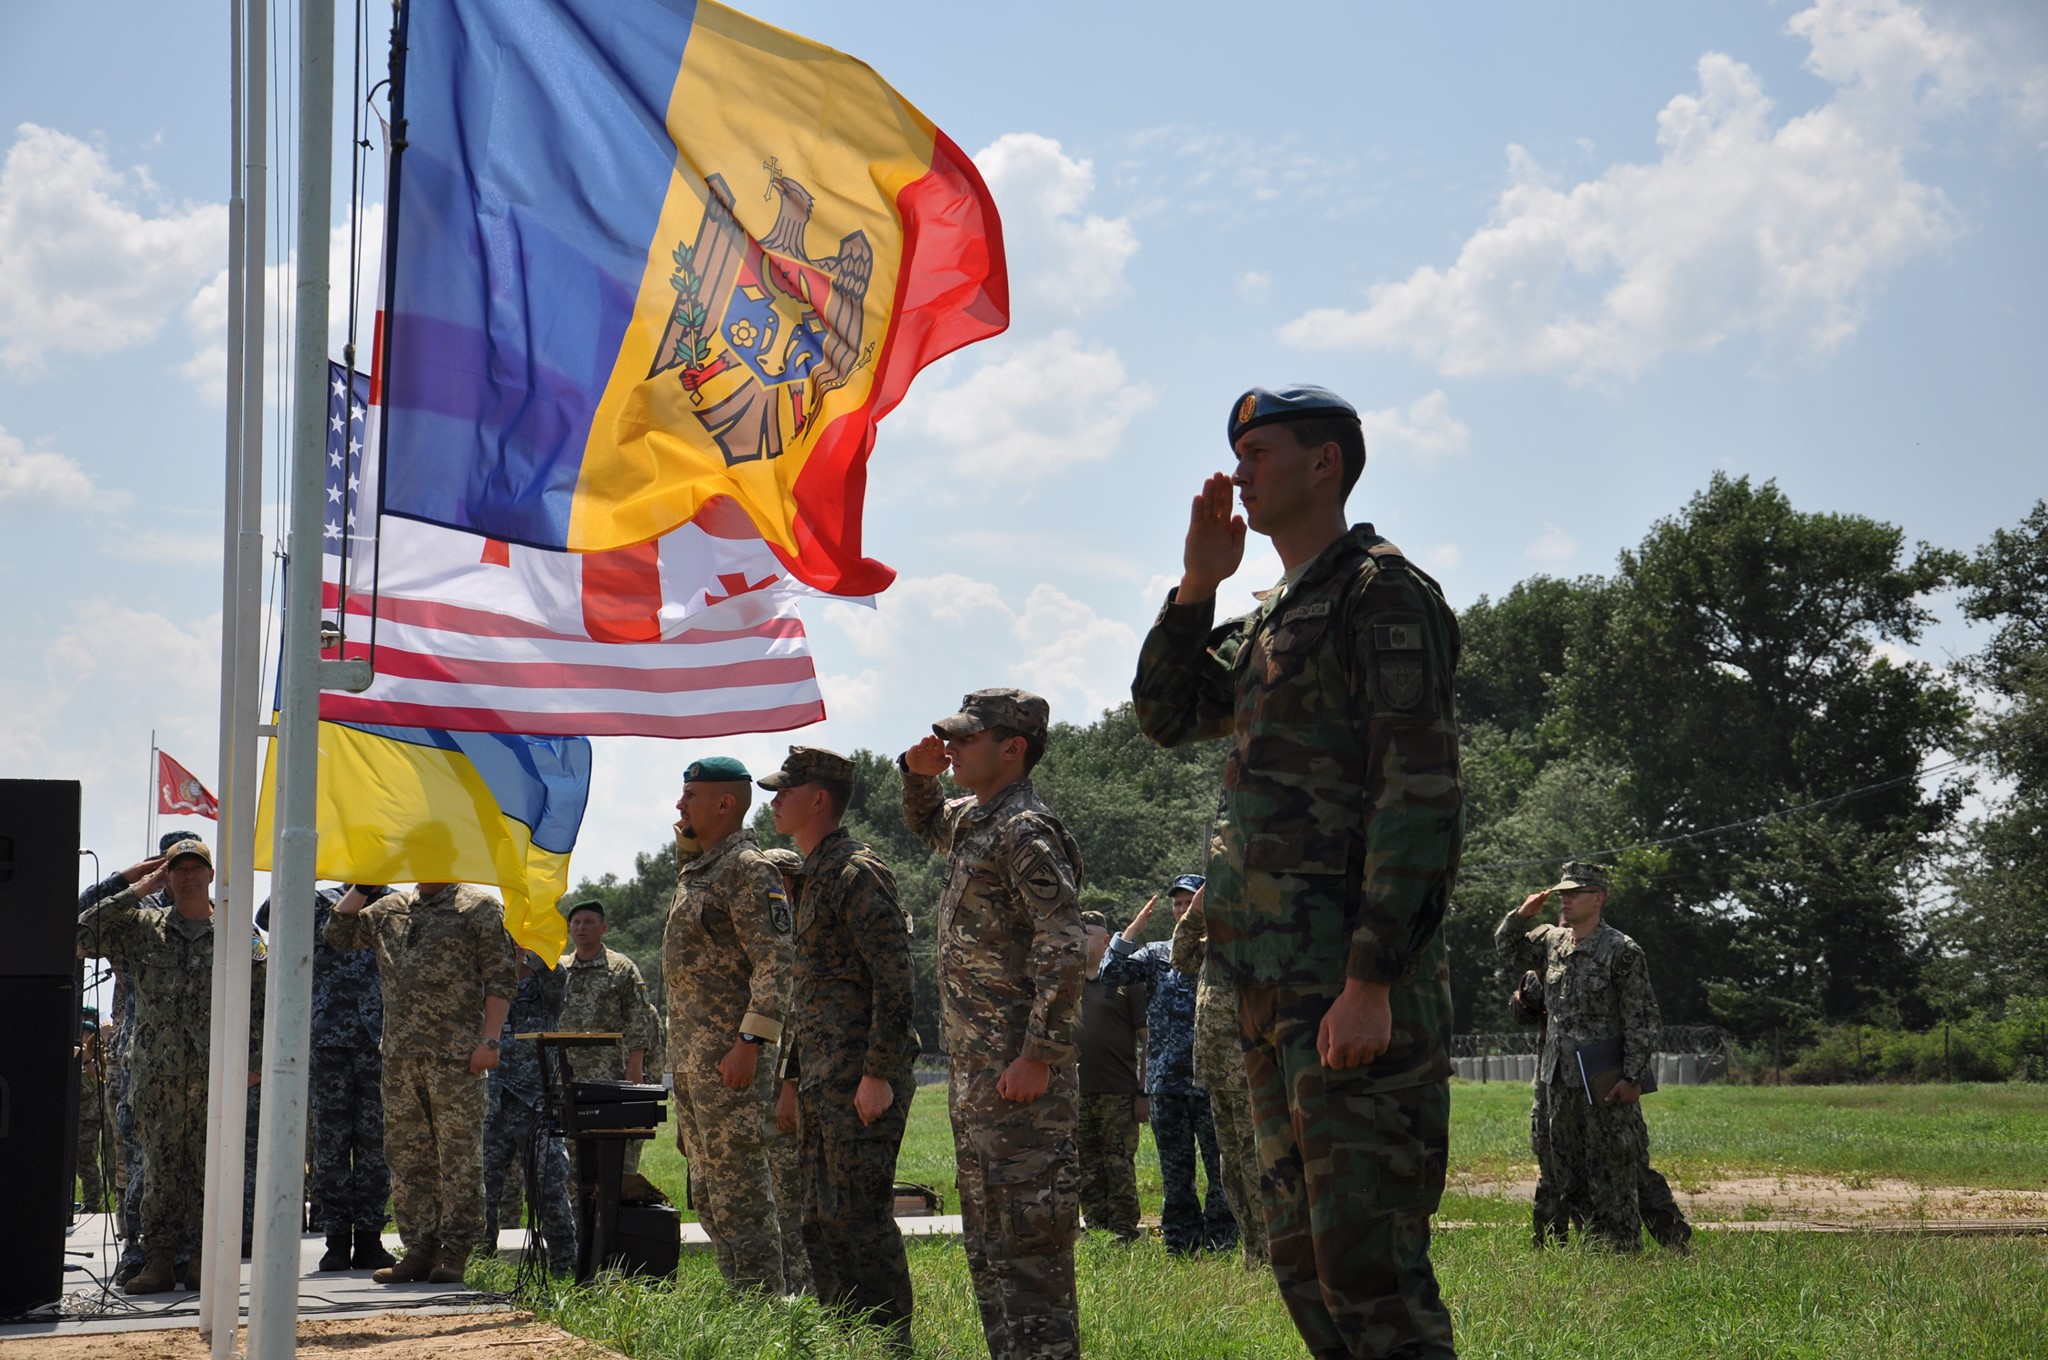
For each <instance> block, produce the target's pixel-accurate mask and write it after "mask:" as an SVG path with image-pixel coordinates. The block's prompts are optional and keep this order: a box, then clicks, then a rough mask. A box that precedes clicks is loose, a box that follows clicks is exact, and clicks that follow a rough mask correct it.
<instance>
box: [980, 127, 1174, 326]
mask: <svg viewBox="0 0 2048 1360" xmlns="http://www.w3.org/2000/svg"><path fill="white" fill-rule="evenodd" d="M974 163H975V165H976V166H977V167H978V168H979V169H980V170H981V173H982V177H983V178H984V179H986V180H987V181H988V187H989V192H990V193H992V194H993V195H994V196H995V200H996V207H997V208H998V209H999V210H1000V211H1001V212H1002V215H1003V248H1004V252H1005V255H1006V256H1007V258H1008V262H1009V266H1010V290H1011V301H1012V303H1013V305H1014V304H1021V305H1017V306H1016V310H1017V311H1018V312H1019V313H1020V314H1025V315H1028V313H1029V312H1030V311H1032V310H1033V309H1035V308H1041V307H1042V308H1044V309H1045V310H1046V311H1047V312H1049V313H1052V314H1056V315H1066V316H1079V315H1081V314H1083V313H1086V312H1091V311H1094V310H1095V309H1096V308H1098V307H1101V306H1103V305H1105V304H1106V303H1109V302H1111V301H1114V300H1115V299H1117V298H1119V297H1121V296H1123V294H1124V293H1125V292H1126V291H1128V289H1127V285H1126V284H1125V282H1124V265H1125V264H1126V263H1128V262H1129V260H1130V258H1131V256H1132V255H1134V254H1136V253H1137V249H1138V234H1137V232H1136V231H1134V230H1133V229H1132V227H1131V223H1130V219H1129V218H1127V217H1103V216H1101V215H1100V214H1098V213H1092V212H1088V211H1087V203H1088V199H1089V198H1090V196H1092V195H1093V194H1094V192H1095V164H1094V162H1092V161H1087V160H1076V159H1074V158H1073V157H1071V156H1069V155H1067V154H1066V152H1065V151H1063V150H1061V148H1060V144H1059V143H1058V142H1056V141H1054V140H1053V139H1052V138H1050V137H1044V136H1040V135H1039V134H1038V133H1035V132H1011V133H1006V134H1004V135H1003V136H1001V137H998V138H996V140H995V141H993V142H991V143H990V144H989V145H987V146H985V147H983V148H982V149H981V150H980V151H978V152H976V153H975V156H974Z"/></svg>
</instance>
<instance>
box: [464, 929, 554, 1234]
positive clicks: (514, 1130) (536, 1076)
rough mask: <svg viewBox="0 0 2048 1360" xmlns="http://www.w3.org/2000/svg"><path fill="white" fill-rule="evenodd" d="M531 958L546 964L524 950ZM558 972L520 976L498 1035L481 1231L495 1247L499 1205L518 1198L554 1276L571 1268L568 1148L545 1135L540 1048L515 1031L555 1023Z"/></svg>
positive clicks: (537, 1030) (534, 1030)
mask: <svg viewBox="0 0 2048 1360" xmlns="http://www.w3.org/2000/svg"><path fill="white" fill-rule="evenodd" d="M528 962H529V963H543V964H544V963H545V962H546V960H544V959H542V958H540V957H539V956H538V955H529V957H528ZM562 985H563V976H562V970H561V969H549V968H545V967H542V968H537V969H535V970H533V971H532V972H530V973H528V974H527V975H526V976H525V977H523V978H520V979H519V980H518V984H517V989H516V990H515V991H514V992H513V994H512V1008H511V1009H510V1010H508V1011H506V1012H505V1028H504V1030H503V1031H502V1032H501V1033H500V1035H499V1037H498V1065H497V1066H496V1067H494V1068H492V1069H491V1071H490V1082H489V1086H490V1113H489V1115H488V1116H486V1118H485V1120H484V1230H485V1235H486V1240H487V1241H489V1242H490V1243H491V1244H493V1245H495V1244H496V1243H497V1240H498V1229H499V1228H500V1227H501V1226H504V1224H503V1222H502V1221H501V1219H502V1217H503V1216H502V1215H501V1213H500V1209H501V1207H502V1206H505V1205H508V1204H511V1203H515V1202H518V1201H519V1200H521V1199H523V1200H524V1201H525V1202H526V1203H527V1205H528V1206H529V1208H530V1209H532V1210H533V1213H532V1218H533V1219H534V1220H535V1221H537V1222H538V1223H539V1225H540V1231H541V1240H542V1244H543V1246H544V1248H545V1250H546V1253H547V1262H548V1265H549V1267H550V1268H551V1269H553V1270H555V1271H556V1272H557V1273H562V1272H571V1271H574V1270H575V1269H576V1212H575V1209H574V1207H573V1206H572V1205H571V1204H570V1200H569V1151H568V1149H567V1148H566V1147H564V1146H563V1143H562V1140H561V1138H559V1137H556V1136H553V1135H550V1134H549V1133H547V1132H546V1131H545V1130H544V1128H543V1125H544V1124H545V1123H546V1120H545V1118H544V1117H543V1116H544V1115H545V1113H546V1110H547V1101H546V1099H545V1095H544V1088H543V1085H542V1082H541V1073H540V1062H541V1055H540V1045H539V1044H537V1043H535V1042H534V1041H533V1040H531V1039H517V1038H514V1037H513V1036H514V1035H518V1034H545V1033H547V1032H549V1031H551V1030H555V1029H557V1028H558V1027H559V1023H558V1017H559V1015H560V1011H561V1006H562Z"/></svg>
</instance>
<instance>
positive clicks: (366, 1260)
mask: <svg viewBox="0 0 2048 1360" xmlns="http://www.w3.org/2000/svg"><path fill="white" fill-rule="evenodd" d="M327 1240H328V1241H330V1242H332V1241H333V1240H334V1239H333V1238H331V1237H330V1238H328V1239H327ZM349 1264H350V1265H352V1266H354V1267H355V1268H356V1269H357V1270H382V1269H384V1268H385V1267H386V1266H395V1265H397V1264H398V1262H397V1261H396V1260H394V1259H393V1258H392V1255H391V1253H390V1252H388V1251H386V1250H384V1233H383V1230H382V1229H380V1228H357V1229H356V1249H355V1254H354V1255H353V1256H351V1257H350V1258H349Z"/></svg>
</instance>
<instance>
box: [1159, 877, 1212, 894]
mask: <svg viewBox="0 0 2048 1360" xmlns="http://www.w3.org/2000/svg"><path fill="white" fill-rule="evenodd" d="M1208 881H1209V880H1208V879H1206V878H1204V877H1202V876H1201V875H1200V874H1182V875H1181V876H1180V877H1179V878H1176V879H1175V880H1173V886H1172V887H1170V888H1168V889H1167V891H1168V892H1170V893H1177V892H1181V891H1183V890H1185V891H1187V892H1200V891H1201V890H1202V885H1203V884H1204V883H1207V882H1208Z"/></svg>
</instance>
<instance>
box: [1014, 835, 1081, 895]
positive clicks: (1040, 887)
mask: <svg viewBox="0 0 2048 1360" xmlns="http://www.w3.org/2000/svg"><path fill="white" fill-rule="evenodd" d="M1015 869H1016V875H1017V883H1018V885H1019V886H1020V887H1022V888H1023V890H1024V891H1025V893H1027V894H1028V895H1029V896H1031V897H1032V898H1035V899H1036V900H1038V901H1039V902H1044V903H1053V902H1057V901H1059V900H1060V899H1061V898H1062V897H1068V896H1072V895H1073V892H1074V889H1073V886H1072V884H1071V882H1070V881H1069V879H1068V875H1067V871H1066V870H1065V866H1063V865H1061V864H1060V862H1059V861H1058V860H1057V859H1056V858H1055V857H1054V855H1053V853H1052V848H1051V847H1050V846H1049V845H1048V844H1047V843H1046V840H1045V838H1044V837H1043V836H1033V837H1032V838H1031V839H1029V840H1027V841H1025V842H1024V844H1023V845H1021V846H1019V847H1018V849H1017V858H1016V861H1015Z"/></svg>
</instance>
